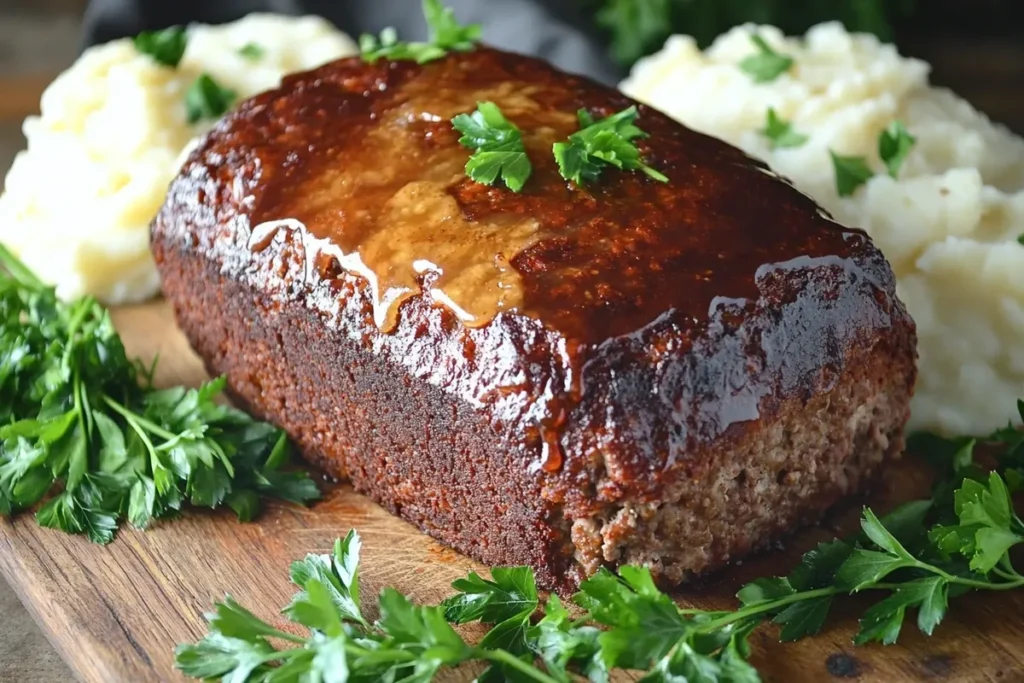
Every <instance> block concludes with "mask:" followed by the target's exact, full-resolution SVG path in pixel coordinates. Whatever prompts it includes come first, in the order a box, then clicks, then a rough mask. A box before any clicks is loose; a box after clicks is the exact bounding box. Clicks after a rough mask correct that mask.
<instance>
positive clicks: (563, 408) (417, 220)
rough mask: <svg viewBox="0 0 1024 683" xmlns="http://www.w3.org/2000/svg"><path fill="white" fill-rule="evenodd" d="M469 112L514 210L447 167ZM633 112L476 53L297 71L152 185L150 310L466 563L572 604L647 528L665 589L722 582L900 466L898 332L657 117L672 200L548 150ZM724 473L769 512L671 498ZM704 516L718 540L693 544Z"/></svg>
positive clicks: (689, 494)
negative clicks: (577, 170) (517, 171)
mask: <svg viewBox="0 0 1024 683" xmlns="http://www.w3.org/2000/svg"><path fill="white" fill-rule="evenodd" d="M483 99H490V100H492V101H494V102H496V103H497V104H498V105H499V106H500V107H502V109H503V110H504V111H505V113H506V115H507V116H508V118H509V119H510V120H512V121H513V122H514V123H515V124H516V125H517V126H519V127H520V128H521V129H522V130H523V131H524V138H525V140H526V146H527V150H528V152H529V154H530V157H531V161H532V162H533V166H534V174H533V176H532V177H531V178H530V180H529V182H528V183H527V185H526V188H525V190H524V192H523V193H521V194H515V193H512V192H510V191H509V190H507V189H504V188H503V187H495V188H490V187H486V186H482V185H479V184H477V183H474V182H472V181H469V180H468V179H466V178H465V177H464V176H463V174H462V170H461V169H462V167H463V165H464V163H465V160H466V158H467V157H468V155H469V151H468V150H465V149H463V148H462V147H461V146H459V145H458V143H457V134H456V133H455V132H454V131H452V130H451V128H450V124H449V123H448V122H447V119H449V118H450V117H451V116H453V115H454V114H456V113H459V112H461V111H470V110H472V109H473V108H474V107H475V103H476V102H477V101H478V100H483ZM631 104H634V103H633V101H632V100H629V99H628V98H626V97H624V96H623V95H621V94H619V93H617V92H615V91H612V90H610V89H608V88H604V87H602V86H600V85H597V84H595V83H592V82H590V81H587V80H585V79H582V78H577V77H573V76H569V75H566V74H563V73H561V72H559V71H557V70H555V69H554V68H552V67H550V66H548V65H546V64H544V63H542V62H539V61H537V60H533V59H529V58H525V57H520V56H516V55H510V54H506V53H501V52H498V51H494V50H489V49H480V50H478V51H475V52H472V53H467V54H456V55H451V56H449V57H447V58H445V59H443V60H440V61H438V62H434V63H430V64H427V65H424V66H418V65H415V64H410V63H384V62H382V63H379V64H377V65H366V64H362V63H361V62H359V61H358V60H342V61H339V62H335V63H333V64H330V65H327V66H325V67H322V68H321V69H318V70H316V71H313V72H309V73H305V74H299V75H295V76H292V77H290V78H288V79H286V81H285V83H284V84H283V85H282V86H281V87H280V88H279V89H276V90H273V91H270V92H268V93H265V94H263V95H260V96H257V97H256V98H254V99H252V100H249V101H248V102H246V103H244V104H242V105H241V106H240V108H239V109H238V110H237V111H235V112H234V113H232V114H230V115H229V116H227V117H226V118H225V119H224V120H223V121H221V122H220V123H219V124H218V126H217V127H216V128H215V129H214V130H213V131H212V132H211V133H210V134H209V135H208V136H207V137H206V138H205V139H204V140H203V141H202V142H201V144H200V145H199V146H198V147H197V148H196V150H195V151H194V152H193V153H192V154H191V156H190V157H189V159H188V161H187V162H186V164H185V166H184V167H183V169H182V171H181V174H180V175H179V177H178V178H177V179H176V180H175V181H174V182H173V183H172V185H171V187H170V190H169V194H168V199H167V202H166V204H165V206H164V207H163V209H162V210H161V212H160V214H159V215H158V217H157V219H156V221H155V222H154V225H153V248H154V255H155V257H156V261H157V264H158V266H159V267H160V269H161V272H162V274H163V276H164V281H165V292H166V293H167V296H168V298H170V300H171V301H172V303H173V304H174V307H175V311H176V314H177V316H178V320H179V323H180V324H181V326H182V329H184V331H185V332H186V334H187V335H188V336H189V339H190V341H191V342H192V344H193V345H194V346H195V347H196V348H197V350H198V351H199V352H200V354H201V355H202V356H203V357H204V359H205V360H206V362H207V365H208V367H209V368H210V369H211V371H213V372H215V373H224V374H226V375H227V377H228V382H229V386H230V387H231V388H232V390H233V391H234V393H235V394H236V396H238V397H239V398H240V399H241V400H243V401H244V402H245V403H246V404H247V405H248V406H249V407H250V408H251V409H252V410H253V411H255V412H256V413H258V414H260V415H262V416H264V417H267V418H269V419H272V420H274V421H276V422H277V423H279V424H281V425H283V426H284V427H285V428H286V429H288V431H289V432H290V433H291V434H292V436H294V437H295V438H296V439H297V441H298V442H299V444H300V446H301V447H302V449H303V452H304V453H305V454H306V456H307V457H309V458H310V459H312V460H314V461H315V462H318V463H320V464H322V465H323V466H324V467H326V468H327V469H328V470H330V471H331V472H333V473H335V474H337V475H339V476H348V477H350V478H351V479H352V481H353V483H354V485H355V486H356V487H357V488H358V489H359V490H361V491H365V492H367V493H369V494H370V495H372V496H374V498H375V499H377V500H378V501H380V502H381V503H383V504H385V505H387V506H388V507H389V508H390V509H392V510H395V511H396V512H398V513H399V514H402V515H403V516H404V517H406V518H407V519H410V520H412V521H414V522H415V523H416V524H418V525H420V526H421V527H422V528H424V529H426V530H428V531H429V532H430V533H432V534H434V535H435V536H437V537H439V538H442V539H443V540H445V541H447V542H449V543H452V544H454V545H455V546H456V547H458V548H460V549H461V550H463V551H465V552H469V553H471V554H474V555H475V556H477V557H480V558H483V559H485V560H486V561H488V562H492V563H510V564H520V563H529V564H530V565H531V566H533V567H534V568H535V569H537V570H538V572H539V573H540V574H539V576H541V580H542V581H543V582H544V583H545V584H546V585H559V586H561V587H566V586H571V585H572V584H574V583H575V581H577V580H578V579H579V578H580V576H582V575H583V574H585V573H587V572H590V571H593V569H594V566H595V565H594V562H596V561H598V560H596V559H595V558H598V557H604V558H605V560H602V561H607V562H611V563H614V558H615V557H619V556H620V554H616V552H618V551H615V550H614V549H615V548H619V547H624V546H622V544H623V543H628V540H629V538H633V537H635V538H638V539H639V538H647V537H648V536H645V535H643V534H640V532H636V533H633V532H630V531H628V530H629V529H630V528H634V527H635V525H636V524H641V523H646V524H651V525H653V527H649V528H648V531H649V532H650V534H652V536H651V537H653V538H654V539H655V540H656V542H657V544H661V545H658V547H656V548H655V547H653V546H651V547H650V548H648V550H650V552H651V553H653V555H652V556H657V557H660V558H663V559H664V562H665V567H666V569H665V570H664V571H663V572H662V576H663V577H665V578H666V579H667V580H669V581H677V580H679V579H680V578H681V577H682V576H684V575H685V574H686V573H687V572H692V571H704V570H706V569H708V568H711V567H714V566H719V565H720V564H721V563H722V562H724V561H727V560H728V559H729V558H730V557H734V556H736V555H737V554H742V553H743V552H747V551H749V549H750V548H752V547H758V546H760V545H762V544H763V543H764V542H766V540H767V539H769V538H772V537H775V536H777V535H778V534H779V533H781V532H783V531H785V530H786V529H788V527H789V526H790V525H792V524H793V523H795V522H796V521H798V520H803V519H809V518H813V517H814V516H816V515H818V514H820V513H821V512H822V511H823V510H824V509H825V508H827V507H828V505H830V504H831V503H833V502H834V501H835V500H836V499H837V498H838V497H839V496H841V495H843V494H844V493H848V492H850V491H852V490H855V489H856V488H858V487H860V486H861V485H862V483H863V482H864V481H866V479H867V478H868V476H869V474H870V473H871V472H872V471H874V469H875V468H876V467H877V465H878V463H879V462H881V461H884V459H885V458H888V457H892V456H893V455H894V454H896V453H898V452H899V450H900V447H901V443H902V425H903V423H904V421H905V419H906V417H907V412H906V411H907V409H908V405H909V399H910V395H911V393H912V387H913V381H914V374H915V371H914V357H915V350H914V347H915V337H914V327H913V322H912V321H911V320H910V318H909V317H908V316H907V314H906V311H905V309H904V308H903V305H902V304H901V303H900V302H899V300H898V299H897V298H896V295H895V282H894V278H893V276H892V273H891V271H890V269H889V267H888V265H887V264H886V262H885V259H884V258H883V257H882V256H881V254H880V253H879V252H878V251H877V250H876V249H875V248H874V246H873V245H872V244H871V242H870V240H868V238H867V237H866V236H865V235H864V234H863V233H862V232H860V231H856V230H849V229H844V228H842V227H840V226H838V225H837V224H835V223H834V222H832V221H830V220H829V219H828V218H827V217H826V216H825V215H824V213H823V212H821V210H820V209H818V207H817V206H815V205H814V203H813V202H811V201H810V200H809V199H808V198H807V197H805V196H804V195H802V194H801V193H799V192H798V191H796V190H795V189H794V188H793V187H791V186H790V185H789V184H788V183H786V182H785V181H783V180H781V179H779V178H777V177H775V176H774V175H772V174H771V173H770V172H768V171H767V170H766V169H765V168H764V166H763V165H761V164H759V163H758V162H756V161H754V160H752V159H750V158H749V157H747V156H745V155H744V154H743V153H742V152H740V151H738V150H736V149H734V148H732V147H730V146H728V145H726V144H724V143H722V142H720V141H717V140H714V139H712V138H710V137H707V136H704V135H701V134H698V133H695V132H692V131H690V130H688V129H686V128H684V127H682V126H680V125H679V124H676V123H674V122H672V121H670V120H669V119H667V118H666V117H664V116H663V115H661V114H659V113H658V112H656V111H653V110H650V109H647V108H645V107H641V108H640V118H639V125H640V126H641V127H642V128H644V129H645V130H646V131H648V132H649V133H650V134H651V137H650V138H649V139H647V140H645V141H644V142H643V143H642V152H643V153H644V155H645V159H646V161H647V162H648V163H649V164H650V165H652V166H654V167H655V168H658V169H659V170H661V171H662V172H663V173H665V175H667V176H668V177H669V179H670V182H669V183H667V184H661V183H658V182H656V181H653V180H650V179H648V178H647V177H645V176H643V175H640V174H632V173H623V172H619V171H615V170H609V171H607V172H606V173H605V174H604V175H603V176H602V178H601V180H600V182H599V183H597V184H595V185H593V186H588V187H586V188H577V187H575V186H573V185H572V184H570V183H566V182H565V181H563V180H562V179H561V178H560V177H559V176H558V175H557V170H556V168H555V163H554V160H553V158H552V156H551V153H550V145H551V143H552V142H553V141H554V140H555V139H557V138H558V137H561V136H563V135H566V134H568V133H569V132H570V131H571V130H573V128H574V125H575V124H574V120H575V117H574V112H575V111H576V110H577V109H578V108H580V107H585V108H587V109H588V110H589V111H591V112H592V113H593V114H594V115H596V116H602V115H606V114H609V113H612V112H615V111H618V110H621V109H623V108H624V107H627V106H630V105H631ZM424 261H429V263H430V264H431V265H427V264H424V263H422V262H424ZM197 307H198V308H197ZM840 397H842V398H840ZM829 406H832V408H833V409H834V410H835V411H838V412H836V414H835V415H834V416H829V418H828V419H829V422H828V423H827V424H828V425H829V426H828V427H827V431H822V430H821V429H819V428H818V425H819V424H825V423H821V419H822V418H821V416H822V415H824V414H826V413H827V412H828V409H829ZM799 432H806V434H805V435H804V436H803V437H801V438H800V439H798V438H797V437H795V436H794V434H797V433H799ZM833 433H834V435H830V434H833ZM765 444H771V446H770V448H769V447H768V446H766V445H765ZM762 447H764V448H767V449H768V450H767V451H766V455H765V456H764V464H763V466H761V465H758V464H757V460H758V458H759V457H761V456H757V457H755V456H754V455H753V454H755V453H758V452H760V451H759V450H758V449H759V448H762ZM751 458H753V460H751ZM741 462H742V463H744V464H738V463H741ZM816 463H820V465H821V466H820V467H819V468H818V469H817V470H816V469H815V468H816V467H818V465H817V464H816ZM826 463H827V465H826ZM737 467H738V468H739V469H742V470H744V471H748V470H749V471H751V472H754V471H755V470H754V469H751V468H756V472H757V475H756V476H757V478H756V479H755V478H750V479H748V478H747V475H743V476H742V477H739V479H737V480H736V481H738V482H741V483H742V487H743V490H744V491H747V490H748V489H749V491H748V493H749V495H751V496H753V495H754V493H750V492H758V493H757V495H759V496H760V495H761V494H762V493H764V492H766V491H768V492H772V493H771V496H769V497H767V498H765V497H763V496H762V497H760V498H756V497H755V498H748V499H747V500H748V502H747V503H746V504H745V505H746V507H737V508H735V509H733V506H732V505H731V504H729V503H722V505H721V506H720V509H715V510H713V508H716V505H715V504H712V503H707V502H706V501H705V503H701V500H703V498H701V497H700V496H698V497H696V498H695V497H694V495H693V491H695V490H696V491H700V490H701V487H702V486H708V487H710V486H712V482H723V481H724V482H726V483H727V484H728V482H732V481H733V480H732V479H731V478H730V476H729V475H728V473H730V472H732V471H733V469H735V468H737ZM773 468H775V469H778V471H774V469H773ZM790 472H796V473H797V475H799V476H797V475H794V477H795V479H794V480H800V481H801V482H802V483H800V484H799V487H796V485H795V484H794V486H795V488H793V489H792V492H789V489H779V486H781V485H782V482H783V481H784V480H785V481H788V480H789V479H791V477H789V474H788V473H790ZM737 473H738V474H737V475H736V476H739V470H737ZM751 477H754V475H753V474H751ZM801 477H802V479H801ZM467 482H472V485H470V486H467ZM739 485H740V484H737V483H736V482H733V483H732V484H728V486H739ZM716 486H718V485H717V484H716ZM730 490H731V489H729V490H725V489H722V490H720V489H716V490H715V495H718V494H722V495H725V494H728V495H729V496H731V495H733V494H732V493H729V491H730ZM735 495H748V494H747V493H742V492H737V493H736V494H735ZM772 496H774V497H772ZM709 500H710V499H709ZM759 501H760V502H759ZM763 505H774V506H777V509H763V508H762V507H758V506H763ZM638 506H647V508H645V509H647V510H648V512H647V513H644V514H647V515H648V516H647V517H646V518H644V519H646V522H645V521H644V520H642V519H640V518H639V517H637V515H638V514H640V513H639V512H637V510H638V509H639V508H638ZM740 510H746V512H742V513H741V512H739V511H740ZM782 510H785V512H784V513H783V512H780V511H782ZM662 513H664V515H667V516H666V517H665V519H664V520H663V521H659V519H660V518H659V517H658V515H661V514H662ZM681 515H682V516H681ZM685 515H692V516H693V519H691V520H690V521H686V522H685V523H684V522H681V521H680V519H690V518H688V517H685ZM742 515H745V517H742V518H741V516H742ZM751 515H753V516H756V515H761V516H762V517H760V518H758V519H756V520H753V521H751V518H750V516H751ZM776 515H777V517H776ZM712 522H714V523H716V524H718V526H717V527H715V528H717V529H726V530H728V531H724V532H722V531H718V532H715V533H716V538H715V539H712V540H711V541H708V540H707V539H705V538H699V539H698V538H697V537H695V536H693V535H692V534H690V531H687V530H693V529H699V528H703V529H708V528H711V526H709V525H711V524H712ZM630 524H633V525H634V527H630ZM659 524H664V525H666V526H664V529H666V530H668V531H665V533H664V534H661V535H659V534H658V533H657V531H656V529H657V527H658V525H659ZM505 525H511V527H510V528H512V527H514V528H515V529H516V530H517V531H516V532H515V533H516V538H518V539H519V540H516V541H513V540H512V539H511V538H510V537H507V536H506V535H504V534H505V529H506V526H505ZM734 527H735V528H734ZM636 528H639V527H636ZM652 529H654V530H653V531H652ZM673 530H674V531H673ZM732 530H734V532H735V533H733V531H732ZM722 534H724V536H722ZM594 539H597V540H594ZM602 539H603V540H602ZM638 542H639V541H638ZM693 543H700V544H708V543H709V544H710V545H707V546H706V548H704V550H701V552H700V553H698V555H699V558H703V559H694V557H697V556H692V557H691V556H684V554H681V553H683V551H684V550H685V549H686V548H687V547H689V545H688V544H693ZM701 547H704V546H703V545H702V546H701ZM631 553H632V555H631ZM636 553H640V554H639V555H637V554H636ZM621 556H622V557H627V556H631V557H634V559H636V558H638V557H639V558H641V560H642V561H646V560H643V559H642V558H643V557H646V556H645V555H643V549H637V548H633V549H631V550H630V549H627V550H623V551H622V553H621ZM660 561H661V560H659V562H660ZM669 565H671V568H668V567H669Z"/></svg>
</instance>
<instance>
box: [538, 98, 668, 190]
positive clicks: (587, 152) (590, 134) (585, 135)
mask: <svg viewBox="0 0 1024 683" xmlns="http://www.w3.org/2000/svg"><path fill="white" fill-rule="evenodd" d="M637 116H638V114H637V108H636V106H635V105H634V106H632V107H629V108H627V109H623V110H622V111H620V112H619V113H617V114H612V115H611V116H608V117H606V118H603V119H601V120H600V121H594V119H593V117H592V116H591V115H590V113H589V112H588V111H587V110H586V109H580V110H579V111H578V112H577V118H578V119H579V125H580V130H578V131H576V132H575V133H573V134H572V135H570V136H569V139H568V141H566V142H556V143H555V144H554V147H553V148H552V151H553V152H554V154H555V160H556V161H557V162H558V170H559V172H560V173H561V174H562V177H563V178H565V179H566V180H571V181H573V182H574V183H576V184H577V185H583V184H585V183H590V182H594V181H595V180H597V179H598V177H599V176H600V175H601V172H602V171H603V170H604V169H605V168H606V167H607V166H614V167H616V168H620V169H622V170H625V171H636V170H640V171H643V172H644V173H646V174H647V175H648V176H649V177H651V178H654V179H655V180H657V181H660V182H663V183H667V182H668V178H666V177H665V176H664V175H663V174H661V173H660V172H658V171H657V170H655V169H653V168H651V167H650V166H648V165H647V164H645V163H643V161H641V159H640V150H638V149H637V147H636V144H635V143H634V142H633V140H636V139H637V138H645V137H647V133H645V132H644V131H642V130H640V128H638V127H637V126H636V125H635V121H636V118H637Z"/></svg>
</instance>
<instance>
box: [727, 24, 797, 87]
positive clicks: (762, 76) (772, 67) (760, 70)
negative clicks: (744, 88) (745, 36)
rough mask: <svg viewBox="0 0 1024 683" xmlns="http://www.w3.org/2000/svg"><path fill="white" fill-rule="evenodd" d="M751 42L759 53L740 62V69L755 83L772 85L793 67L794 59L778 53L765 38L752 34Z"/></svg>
mask: <svg viewBox="0 0 1024 683" xmlns="http://www.w3.org/2000/svg"><path fill="white" fill-rule="evenodd" d="M750 41H751V42H752V43H753V44H754V47H756V48H757V53H755V54H753V55H751V56H749V57H747V58H745V59H744V60H743V61H742V62H740V69H741V70H742V71H743V73H745V74H747V75H748V76H750V78H751V79H753V81H754V82H755V83H770V82H771V81H774V80H775V79H776V78H778V77H779V76H781V75H782V74H784V73H786V72H787V71H789V70H790V69H791V68H792V66H793V58H792V57H789V56H787V55H784V54H781V53H779V52H776V51H775V50H774V49H772V47H771V46H770V45H769V44H768V43H767V41H765V39H764V38H762V37H761V36H759V35H757V34H756V33H755V34H751V36H750Z"/></svg>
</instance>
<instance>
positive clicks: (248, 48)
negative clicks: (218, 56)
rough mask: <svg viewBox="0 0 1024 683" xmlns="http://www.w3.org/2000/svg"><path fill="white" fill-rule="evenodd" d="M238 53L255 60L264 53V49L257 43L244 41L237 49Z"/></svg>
mask: <svg viewBox="0 0 1024 683" xmlns="http://www.w3.org/2000/svg"><path fill="white" fill-rule="evenodd" d="M238 54H240V55H241V56H243V57H245V58H246V59H251V60H253V61H255V60H257V59H259V58H260V57H262V56H263V55H264V50H263V48H262V47H261V46H260V44H259V43H246V44H245V45H243V46H242V47H241V48H239V49H238Z"/></svg>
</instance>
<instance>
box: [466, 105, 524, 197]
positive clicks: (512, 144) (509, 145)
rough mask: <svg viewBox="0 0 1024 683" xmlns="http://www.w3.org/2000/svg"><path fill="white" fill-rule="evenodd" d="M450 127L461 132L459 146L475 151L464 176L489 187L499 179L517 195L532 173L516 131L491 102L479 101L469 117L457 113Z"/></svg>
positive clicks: (520, 137) (521, 140)
mask: <svg viewBox="0 0 1024 683" xmlns="http://www.w3.org/2000/svg"><path fill="white" fill-rule="evenodd" d="M452 126H453V127H454V128H455V130H457V131H459V132H460V133H462V137H460V138H459V144H461V145H462V146H463V147H468V148H469V149H472V150H476V151H474V152H473V154H472V155H471V156H470V157H469V161H468V162H466V175H467V176H469V177H470V178H471V179H473V180H474V181H476V182H478V183H483V184H484V185H493V184H494V183H495V182H496V181H497V179H498V177H499V176H500V177H501V179H502V181H503V182H504V183H505V185H506V186H507V187H508V188H509V189H510V190H512V191H513V192H520V191H522V189H523V185H524V184H525V183H526V181H527V180H528V179H529V177H530V174H531V173H532V172H533V167H532V166H531V165H530V160H529V159H528V158H527V156H526V149H525V148H524V147H523V138H522V134H521V133H520V132H519V129H518V128H516V127H515V125H513V124H512V123H510V122H509V121H508V119H506V118H505V116H504V115H503V114H502V113H501V110H500V109H499V108H498V106H497V105H496V104H494V103H493V102H479V103H477V109H476V111H474V112H473V113H472V114H459V115H458V116H456V117H455V118H453V119H452Z"/></svg>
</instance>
